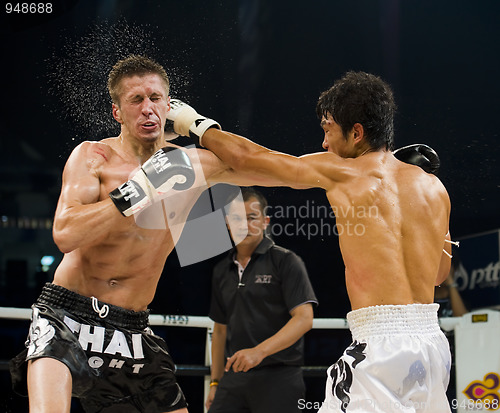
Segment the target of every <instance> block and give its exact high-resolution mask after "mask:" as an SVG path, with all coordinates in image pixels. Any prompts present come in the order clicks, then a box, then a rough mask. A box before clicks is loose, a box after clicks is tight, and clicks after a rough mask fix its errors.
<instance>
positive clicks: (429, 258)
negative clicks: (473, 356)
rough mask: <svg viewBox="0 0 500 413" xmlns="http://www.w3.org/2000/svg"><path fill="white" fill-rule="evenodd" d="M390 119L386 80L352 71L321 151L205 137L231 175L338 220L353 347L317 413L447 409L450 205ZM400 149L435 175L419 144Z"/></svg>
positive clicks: (321, 105)
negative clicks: (312, 192)
mask: <svg viewBox="0 0 500 413" xmlns="http://www.w3.org/2000/svg"><path fill="white" fill-rule="evenodd" d="M394 111H395V103H394V99H393V94H392V91H391V89H390V87H389V86H388V85H387V84H386V83H384V82H383V81H382V80H381V79H380V78H378V77H376V76H373V75H371V74H367V73H363V72H349V73H347V74H346V75H345V76H344V77H343V78H342V79H340V80H338V81H336V82H335V83H334V85H333V86H332V87H331V88H330V89H329V90H327V91H325V92H323V93H322V94H321V96H320V98H319V101H318V104H317V114H318V116H319V118H320V119H321V127H322V128H323V131H324V139H323V144H322V146H323V148H324V149H325V150H326V152H323V153H314V154H309V155H304V156H301V157H295V156H291V155H287V154H284V153H279V152H275V151H271V150H269V149H267V148H265V147H262V146H259V145H257V144H255V143H253V142H251V141H250V140H248V139H245V138H243V137H240V136H237V135H234V134H232V133H228V132H223V131H220V130H216V129H209V130H207V131H206V132H205V133H204V134H203V135H202V139H201V144H202V145H203V146H205V147H206V148H208V149H210V150H212V151H213V152H214V153H215V154H217V156H219V157H220V158H221V159H222V160H223V161H224V162H226V163H227V164H228V165H229V166H231V167H232V168H233V169H234V170H235V171H247V172H248V171H252V172H255V173H258V174H261V175H262V176H266V177H272V178H274V179H277V180H279V181H280V182H281V185H286V186H290V187H292V188H297V189H300V188H305V187H318V188H323V189H324V190H325V191H326V196H327V198H328V200H329V202H330V205H331V206H332V209H333V210H334V212H335V213H336V224H337V229H338V230H339V242H340V248H341V251H342V256H343V259H344V264H345V268H346V270H345V279H346V285H347V290H348V294H349V298H350V302H351V307H352V311H351V312H349V313H348V314H347V320H348V323H349V327H350V330H351V333H352V336H353V343H352V345H351V346H350V347H349V348H347V349H346V351H345V352H344V354H343V355H342V357H341V358H340V359H339V360H338V361H337V363H335V364H334V365H332V366H331V367H330V368H329V370H328V377H327V385H326V398H325V401H324V403H323V405H322V407H321V409H320V412H321V413H326V412H364V413H366V412H401V411H405V412H428V413H441V412H449V411H450V408H449V404H448V401H447V399H446V394H445V391H446V387H447V385H448V381H449V371H450V363H451V360H450V350H449V346H448V342H447V340H446V337H445V336H444V334H443V333H442V332H441V330H440V328H439V324H438V318H437V309H438V305H437V304H433V301H434V300H433V296H434V286H435V285H437V284H440V283H441V282H442V281H443V280H444V279H445V278H446V275H447V274H448V271H449V267H450V258H449V257H448V256H447V254H446V253H450V252H451V246H450V244H449V242H450V235H449V230H448V225H449V215H450V200H449V197H448V194H447V192H446V189H445V188H444V186H443V185H442V183H441V182H440V181H439V179H438V178H437V177H436V176H434V175H432V174H429V173H426V172H424V171H423V170H422V169H421V168H419V167H416V166H414V165H408V164H406V163H403V162H400V161H399V160H398V159H397V158H396V157H395V156H394V155H393V153H391V149H392V146H393V135H394V128H393V116H394ZM168 117H169V118H170V119H172V120H174V129H175V130H176V131H177V133H180V134H181V135H187V134H188V133H187V131H188V129H189V128H190V127H191V128H192V124H193V121H194V120H195V119H196V122H200V121H201V120H202V119H203V117H202V116H200V115H198V114H197V113H196V111H195V110H194V109H193V108H191V107H189V106H187V105H185V104H183V103H182V102H180V103H178V104H177V105H176V108H175V110H172V111H171V112H170V113H169V115H168ZM407 152H409V153H407V154H406V155H407V156H408V155H409V158H413V161H415V159H417V162H414V163H417V164H420V165H422V164H428V165H427V166H432V165H430V164H431V162H429V159H427V158H426V156H425V155H424V154H422V153H421V152H420V149H419V147H418V146H416V147H413V150H412V149H409V151H407ZM411 152H413V154H411ZM399 155H401V154H399ZM407 159H408V158H407ZM418 159H420V160H421V161H422V162H420V161H419V160H418ZM430 169H432V168H430Z"/></svg>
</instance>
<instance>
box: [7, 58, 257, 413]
mask: <svg viewBox="0 0 500 413" xmlns="http://www.w3.org/2000/svg"><path fill="white" fill-rule="evenodd" d="M108 88H109V93H110V95H111V98H112V101H113V105H112V109H113V116H114V118H115V119H116V120H117V121H118V122H119V123H120V125H121V133H120V135H119V136H118V137H113V138H107V139H103V140H101V141H88V142H83V143H81V144H80V145H78V146H77V147H76V148H75V149H74V150H73V152H72V153H71V155H70V157H69V159H68V161H67V163H66V166H65V168H64V172H63V182H62V189H61V195H60V198H59V202H58V205H57V210H56V213H55V219H54V228H53V235H54V240H55V242H56V244H57V245H58V247H59V248H60V250H61V251H62V252H63V253H64V257H63V259H62V261H61V263H60V264H59V266H58V268H57V270H56V272H55V275H54V281H53V283H51V284H47V285H46V286H45V288H44V289H43V292H42V293H41V295H40V297H39V299H38V300H37V302H36V303H35V304H34V306H33V322H32V325H31V328H30V334H29V337H28V341H27V343H26V344H27V349H26V350H25V351H24V352H23V353H22V354H20V355H19V356H18V357H17V358H16V359H14V360H13V362H12V364H11V373H12V378H13V384H14V387H15V388H16V389H18V390H19V391H20V392H26V378H25V376H26V364H28V369H27V387H28V393H29V402H30V411H31V412H46V411H51V412H54V411H57V412H69V410H70V402H71V396H72V395H73V396H76V397H79V398H81V401H82V405H83V406H84V408H85V410H86V411H88V412H103V413H104V412H116V411H122V412H127V413H129V412H147V413H152V412H157V413H159V412H170V411H176V412H177V411H179V412H186V411H187V409H186V401H185V399H184V396H183V394H182V391H181V390H180V388H179V386H178V385H177V382H176V379H175V376H174V364H173V362H172V359H171V358H170V355H169V354H168V352H167V349H166V345H165V343H164V341H163V340H162V339H161V338H159V337H157V336H155V335H154V334H152V333H151V331H150V329H149V327H148V311H147V307H148V304H149V303H150V302H151V300H152V299H153V297H154V295H155V291H156V287H157V283H158V279H159V277H160V275H161V273H162V270H163V266H164V263H165V260H166V258H167V256H168V255H169V254H170V252H171V251H172V249H173V248H174V245H175V241H176V240H177V238H178V237H179V232H180V231H181V230H182V227H183V224H184V222H185V219H186V218H187V215H188V214H189V211H190V208H191V207H192V205H193V204H194V203H195V201H196V199H197V198H198V196H199V195H200V194H201V192H202V191H203V190H204V189H205V188H206V184H208V185H210V184H212V183H215V182H230V183H235V184H237V185H247V184H249V183H255V182H257V181H258V179H252V180H251V181H249V180H248V179H247V180H246V182H245V179H244V178H243V177H241V175H240V176H238V177H237V176H236V174H234V172H233V171H232V170H231V169H230V168H228V167H227V166H226V165H224V164H223V163H222V162H221V161H220V160H219V159H218V158H217V157H216V156H215V155H214V154H213V153H212V152H210V151H207V150H203V149H202V150H198V149H195V148H192V149H180V148H179V147H177V146H175V145H172V144H170V143H168V142H167V140H166V135H165V132H164V127H165V122H166V115H167V112H168V111H169V110H170V104H169V96H168V94H169V80H168V77H167V75H166V73H165V70H164V69H163V67H162V66H160V65H159V64H157V63H156V62H154V61H152V60H150V59H147V58H144V57H141V56H130V57H128V58H126V59H124V60H122V61H120V62H118V63H117V64H116V65H115V66H114V67H113V69H112V70H111V72H110V75H109V82H108ZM210 127H218V125H217V123H216V122H214V121H211V120H206V119H205V120H204V121H203V122H200V123H198V124H197V131H198V132H201V133H202V132H203V130H206V129H207V128H210ZM165 217H166V218H165ZM172 223H173V224H175V225H172ZM173 227H175V230H174V228H173Z"/></svg>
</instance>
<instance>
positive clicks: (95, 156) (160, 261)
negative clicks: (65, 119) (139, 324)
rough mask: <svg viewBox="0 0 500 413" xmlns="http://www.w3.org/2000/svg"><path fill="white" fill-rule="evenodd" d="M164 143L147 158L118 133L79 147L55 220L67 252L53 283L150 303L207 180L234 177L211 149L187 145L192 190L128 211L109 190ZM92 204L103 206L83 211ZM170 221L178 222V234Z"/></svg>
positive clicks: (135, 304) (139, 305) (104, 297)
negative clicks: (128, 213) (136, 212)
mask: <svg viewBox="0 0 500 413" xmlns="http://www.w3.org/2000/svg"><path fill="white" fill-rule="evenodd" d="M124 146H125V149H124ZM160 146H165V143H164V144H163V145H159V144H156V145H153V146H151V148H150V150H149V151H146V153H145V154H144V156H142V157H141V156H137V155H132V153H133V150H132V149H131V148H130V145H127V143H126V142H123V140H122V139H121V138H120V137H118V138H108V139H104V140H103V141H100V142H84V143H82V144H81V145H79V146H78V147H77V148H76V149H75V150H74V152H73V154H72V155H71V157H70V159H69V160H68V163H67V165H66V168H65V171H64V174H63V187H62V191H61V197H60V200H59V204H58V207H57V211H56V215H55V221H54V239H55V240H56V242H57V244H58V245H59V247H60V248H61V249H62V251H63V252H65V254H64V258H63V260H62V262H61V264H60V265H59V267H58V268H57V270H56V273H55V276H54V283H55V284H58V285H61V286H63V287H65V288H67V289H70V290H72V291H75V292H77V293H79V294H81V295H84V296H88V297H90V296H95V297H96V298H98V299H99V300H101V301H104V302H107V303H110V304H114V305H117V306H120V307H124V308H127V309H131V310H134V311H141V310H145V309H146V308H147V305H148V304H149V303H150V302H151V300H152V299H153V297H154V294H155V290H156V286H157V283H158V279H159V277H160V275H161V273H162V270H163V266H164V263H165V260H166V257H167V256H168V255H169V254H170V252H171V251H172V250H173V248H174V246H175V241H176V240H177V239H178V237H179V235H180V230H181V229H182V226H183V223H184V222H185V220H186V218H187V215H188V214H189V211H190V209H191V207H192V206H193V205H194V203H195V202H196V200H197V198H198V197H199V195H200V194H201V193H202V192H203V190H204V189H206V188H207V185H206V182H205V179H210V178H212V181H211V182H213V180H215V181H217V178H218V177H221V178H222V177H224V176H225V175H226V176H227V174H228V168H226V167H224V166H223V165H222V163H221V162H220V161H219V160H218V159H217V158H216V157H215V156H214V155H213V154H212V153H210V152H208V151H203V150H197V149H187V152H188V154H189V155H190V158H191V159H192V163H193V166H194V167H195V172H196V182H195V184H194V185H193V188H192V189H189V190H186V191H181V192H176V193H173V195H172V196H170V197H168V198H167V199H165V200H164V201H163V202H162V203H159V204H154V205H152V206H150V207H149V208H146V209H145V210H144V212H142V213H141V214H140V215H139V216H132V217H124V216H122V215H121V214H120V212H119V211H118V210H117V209H116V207H115V206H114V204H113V203H112V201H111V200H110V199H109V196H108V194H109V192H111V191H112V190H113V189H114V188H116V187H118V186H119V185H121V184H122V183H123V182H125V181H127V180H128V179H129V177H130V175H131V173H132V172H133V171H134V170H136V169H137V168H138V167H139V165H140V163H142V162H143V161H144V160H146V159H148V158H149V156H151V155H152V154H153V153H154V151H155V150H156V149H157V147H158V148H159V147H160ZM172 146H174V145H172ZM141 158H142V159H141ZM200 162H202V163H203V169H202V168H201V165H200ZM89 205H93V207H94V208H96V209H97V208H99V209H100V211H99V212H98V211H96V210H94V211H93V215H88V216H87V215H86V214H88V211H87V212H84V211H83V210H79V207H80V206H89ZM78 214H80V215H78ZM167 217H168V218H167ZM171 223H175V224H176V225H175V228H176V230H175V231H174V233H173V232H172V231H171V230H170V225H169V224H171Z"/></svg>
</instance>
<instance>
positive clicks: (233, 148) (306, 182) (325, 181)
mask: <svg viewBox="0 0 500 413" xmlns="http://www.w3.org/2000/svg"><path fill="white" fill-rule="evenodd" d="M203 145H205V147H206V148H208V149H210V150H211V151H213V152H214V153H215V154H216V155H217V156H218V157H219V158H220V159H222V161H223V162H224V163H226V164H227V165H229V166H230V167H231V168H233V169H234V170H235V171H236V172H241V173H250V172H252V173H254V174H257V175H260V176H264V177H268V178H272V179H274V180H275V181H276V182H277V185H281V186H289V187H292V188H295V189H304V188H323V189H330V188H331V185H332V183H334V182H335V181H337V182H340V181H343V180H344V179H345V178H346V177H348V176H350V172H349V167H348V165H347V162H345V160H344V159H342V158H341V157H339V156H337V155H335V154H333V153H330V152H321V153H313V154H308V155H303V156H300V157H296V156H293V155H289V154H286V153H281V152H276V151H272V150H270V149H268V148H265V147H264V146H261V145H258V144H256V143H254V142H252V141H250V140H249V139H247V138H244V137H242V136H238V135H236V134H233V133H230V132H225V131H220V130H217V129H209V130H207V131H206V132H205V134H204V135H203Z"/></svg>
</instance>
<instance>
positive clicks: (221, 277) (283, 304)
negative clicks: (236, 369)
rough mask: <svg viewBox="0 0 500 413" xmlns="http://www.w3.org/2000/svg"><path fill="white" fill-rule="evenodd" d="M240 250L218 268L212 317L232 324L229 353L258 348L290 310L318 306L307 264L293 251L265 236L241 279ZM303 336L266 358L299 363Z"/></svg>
mask: <svg viewBox="0 0 500 413" xmlns="http://www.w3.org/2000/svg"><path fill="white" fill-rule="evenodd" d="M235 252H236V249H235V248H233V249H232V250H231V251H230V252H229V254H228V255H227V256H226V257H225V258H224V259H223V260H222V261H220V262H219V263H218V264H217V265H216V266H215V268H214V273H213V279H212V301H211V304H210V313H209V317H210V318H211V319H212V320H214V321H215V322H217V323H220V324H225V325H227V336H226V347H225V355H226V357H230V356H232V355H233V354H234V353H236V352H237V351H238V350H241V349H245V348H251V347H255V346H256V345H257V344H259V343H261V342H262V341H264V340H266V339H267V338H269V337H271V336H272V335H274V334H276V332H277V331H278V330H280V329H281V328H282V327H283V326H284V325H285V324H286V323H287V322H288V320H290V318H291V316H290V311H291V310H293V309H294V308H295V307H297V306H299V305H301V304H304V303H307V302H311V303H315V304H317V303H318V301H317V299H316V296H315V294H314V291H313V288H312V286H311V282H310V281H309V277H308V275H307V270H306V267H305V265H304V262H303V261H302V259H301V258H300V257H298V256H297V255H296V254H295V253H294V252H292V251H290V250H287V249H285V248H282V247H280V246H277V245H276V244H275V243H274V241H272V240H271V239H269V238H267V237H264V239H263V240H262V242H261V243H260V244H259V246H258V247H257V248H256V249H255V251H254V253H253V254H252V257H251V259H250V261H249V263H248V265H247V266H246V268H245V270H244V272H243V275H242V278H241V282H240V278H239V275H238V266H237V264H236V263H235V262H234V259H235V257H236V254H235ZM303 353H304V339H303V338H301V339H300V340H299V341H298V342H297V343H295V344H293V345H292V346H291V347H289V348H287V349H284V350H282V351H279V352H278V353H275V354H273V355H271V356H269V357H266V358H265V359H264V360H262V362H261V364H259V366H258V367H263V366H268V365H283V364H285V365H293V366H300V365H303V363H304V356H303Z"/></svg>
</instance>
